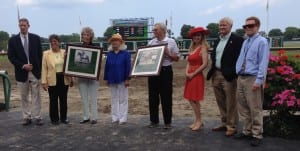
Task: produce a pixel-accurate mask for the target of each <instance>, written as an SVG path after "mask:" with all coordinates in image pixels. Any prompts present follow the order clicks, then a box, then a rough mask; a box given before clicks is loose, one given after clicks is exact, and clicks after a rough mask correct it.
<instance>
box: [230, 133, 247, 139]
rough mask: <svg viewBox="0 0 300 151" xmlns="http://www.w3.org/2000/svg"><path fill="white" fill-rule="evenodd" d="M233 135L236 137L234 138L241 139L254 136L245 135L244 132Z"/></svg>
mask: <svg viewBox="0 0 300 151" xmlns="http://www.w3.org/2000/svg"><path fill="white" fill-rule="evenodd" d="M233 137H234V139H240V140H243V139H251V138H252V136H250V135H245V134H244V133H239V134H235V135H234V136H233Z"/></svg>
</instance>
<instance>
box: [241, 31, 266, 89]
mask: <svg viewBox="0 0 300 151" xmlns="http://www.w3.org/2000/svg"><path fill="white" fill-rule="evenodd" d="M269 55H270V47H269V43H268V41H267V39H266V38H264V37H262V36H261V35H259V34H258V33H257V34H255V35H254V36H252V37H249V38H247V39H246V40H245V41H244V43H243V46H242V49H241V53H240V56H239V58H238V60H237V63H236V73H237V74H249V75H254V76H256V80H255V83H256V84H263V83H264V81H265V77H266V74H267V68H268V63H269Z"/></svg>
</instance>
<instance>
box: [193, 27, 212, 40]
mask: <svg viewBox="0 0 300 151" xmlns="http://www.w3.org/2000/svg"><path fill="white" fill-rule="evenodd" d="M196 33H202V34H204V35H208V34H209V33H210V32H209V30H208V29H205V28H203V27H196V28H192V29H191V30H190V31H189V38H193V36H194V35H195V34H196Z"/></svg>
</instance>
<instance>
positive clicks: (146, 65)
mask: <svg viewBox="0 0 300 151" xmlns="http://www.w3.org/2000/svg"><path fill="white" fill-rule="evenodd" d="M165 46H166V44H163V45H153V46H147V47H140V48H138V50H137V53H136V57H135V60H134V63H133V65H132V71H131V76H155V75H159V72H160V68H161V64H162V59H163V56H164V49H165Z"/></svg>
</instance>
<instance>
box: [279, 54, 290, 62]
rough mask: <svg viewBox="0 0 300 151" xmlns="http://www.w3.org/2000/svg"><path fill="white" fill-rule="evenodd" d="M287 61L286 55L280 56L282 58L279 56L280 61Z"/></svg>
mask: <svg viewBox="0 0 300 151" xmlns="http://www.w3.org/2000/svg"><path fill="white" fill-rule="evenodd" d="M288 59H289V57H288V56H287V55H284V56H283V55H282V56H280V60H282V61H286V60H288Z"/></svg>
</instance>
